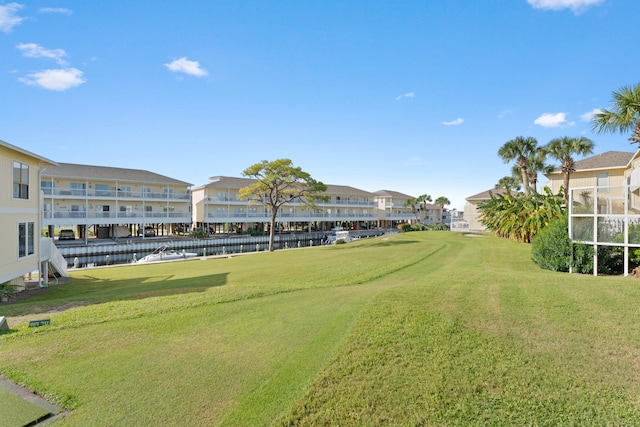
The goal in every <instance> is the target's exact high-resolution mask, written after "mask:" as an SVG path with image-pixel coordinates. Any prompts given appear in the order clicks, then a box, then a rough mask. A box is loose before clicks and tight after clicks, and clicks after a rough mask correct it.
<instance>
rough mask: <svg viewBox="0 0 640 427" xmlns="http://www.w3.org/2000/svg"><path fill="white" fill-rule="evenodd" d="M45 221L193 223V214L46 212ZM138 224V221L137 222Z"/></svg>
mask: <svg viewBox="0 0 640 427" xmlns="http://www.w3.org/2000/svg"><path fill="white" fill-rule="evenodd" d="M44 219H45V220H51V219H55V220H78V219H87V220H92V219H114V220H115V219H155V220H159V219H171V220H181V221H185V220H186V221H188V222H191V212H112V211H109V212H95V211H94V212H92V211H89V212H80V211H55V212H51V211H46V212H44ZM136 222H138V221H136ZM156 222H161V221H156Z"/></svg>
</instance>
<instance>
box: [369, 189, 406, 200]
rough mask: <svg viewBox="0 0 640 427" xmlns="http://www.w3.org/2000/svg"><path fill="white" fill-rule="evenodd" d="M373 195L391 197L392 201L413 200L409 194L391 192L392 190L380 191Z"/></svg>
mask: <svg viewBox="0 0 640 427" xmlns="http://www.w3.org/2000/svg"><path fill="white" fill-rule="evenodd" d="M373 194H375V195H376V196H380V197H391V198H392V199H412V198H413V196H409V195H408V194H404V193H400V192H398V191H391V190H378V191H376V192H375V193H373Z"/></svg>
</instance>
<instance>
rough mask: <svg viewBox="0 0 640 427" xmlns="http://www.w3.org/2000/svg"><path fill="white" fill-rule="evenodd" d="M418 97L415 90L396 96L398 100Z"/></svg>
mask: <svg viewBox="0 0 640 427" xmlns="http://www.w3.org/2000/svg"><path fill="white" fill-rule="evenodd" d="M415 97H416V94H415V93H413V92H407V93H405V94H404V95H400V96H396V101H400V100H402V99H405V98H408V99H413V98H415Z"/></svg>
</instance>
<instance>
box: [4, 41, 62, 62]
mask: <svg viewBox="0 0 640 427" xmlns="http://www.w3.org/2000/svg"><path fill="white" fill-rule="evenodd" d="M16 48H18V49H20V50H21V51H22V55H24V56H26V57H28V58H48V59H53V60H54V61H56V62H57V63H58V64H60V65H65V64H66V61H65V60H64V59H63V58H64V57H65V56H66V55H67V54H66V52H65V51H64V50H62V49H45V48H44V47H42V46H40V45H39V44H35V43H21V44H19V45H17V46H16Z"/></svg>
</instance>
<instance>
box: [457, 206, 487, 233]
mask: <svg viewBox="0 0 640 427" xmlns="http://www.w3.org/2000/svg"><path fill="white" fill-rule="evenodd" d="M478 203H480V201H479V200H472V201H469V200H467V203H466V204H465V205H464V215H463V219H464V220H465V221H467V222H468V223H469V231H486V229H487V228H486V227H485V226H484V225H483V224H482V223H481V222H480V220H479V218H478Z"/></svg>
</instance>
